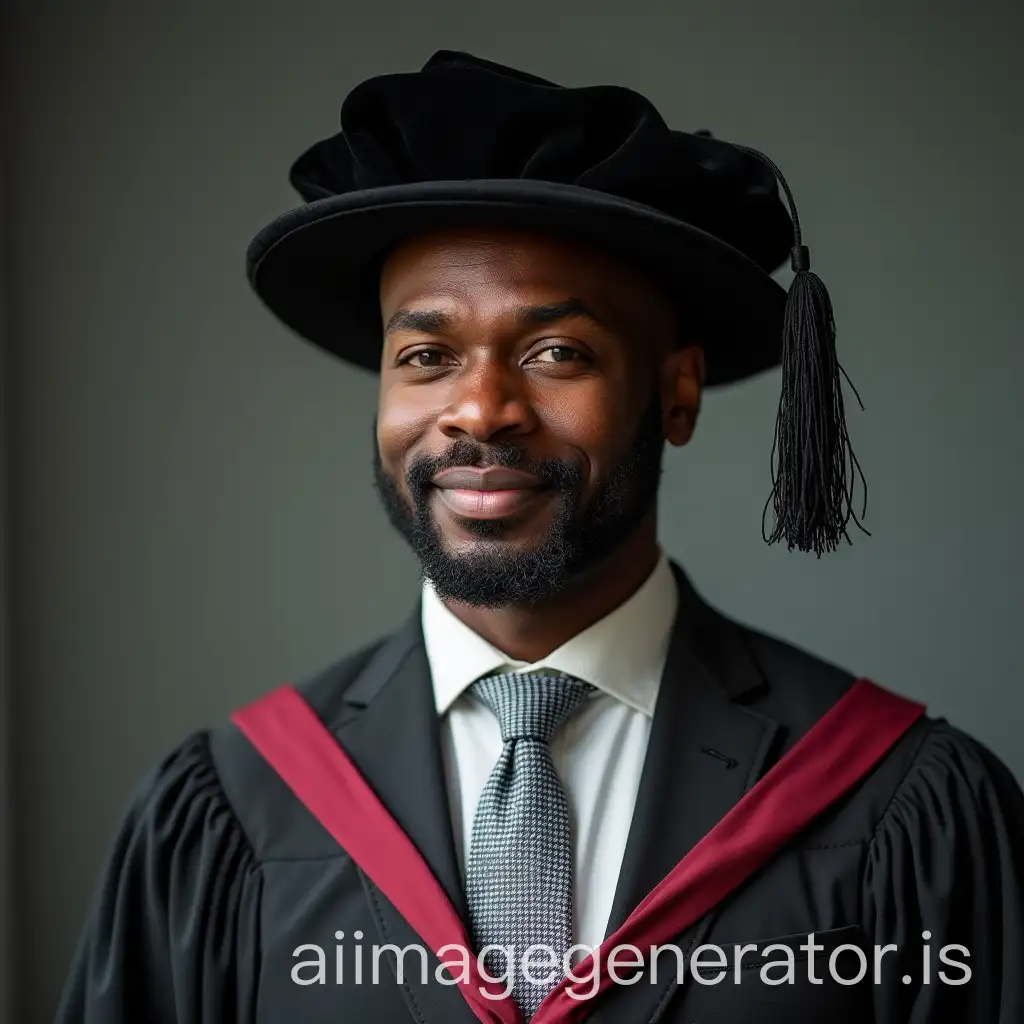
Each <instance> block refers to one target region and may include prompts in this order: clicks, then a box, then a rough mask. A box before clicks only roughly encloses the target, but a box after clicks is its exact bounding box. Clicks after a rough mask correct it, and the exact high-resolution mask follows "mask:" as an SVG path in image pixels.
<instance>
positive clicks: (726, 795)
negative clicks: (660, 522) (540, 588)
mask: <svg viewBox="0 0 1024 1024" xmlns="http://www.w3.org/2000/svg"><path fill="white" fill-rule="evenodd" d="M672 568H673V572H674V573H675V576H676V580H677V583H678V584H679V591H680V607H679V614H678V615H677V618H676V622H675V625H674V628H673V633H672V637H671V640H670V643H669V651H668V656H667V658H666V663H665V670H664V673H663V676H662V680H661V687H660V690H659V693H658V701H657V705H656V707H655V711H654V720H653V722H652V724H651V735H650V740H649V742H648V749H647V755H646V758H645V761H644V767H643V771H642V774H641V779H640V787H639V791H638V793H637V801H636V807H635V810H634V813H633V820H632V824H631V826H630V831H629V837H628V840H627V843H626V849H625V854H624V856H623V863H622V868H621V871H620V874H619V881H618V885H617V888H616V892H615V897H614V900H613V904H612V911H611V916H610V920H609V923H608V929H607V931H606V934H611V933H612V932H613V931H614V930H615V929H616V928H618V927H619V925H621V924H622V922H623V921H624V920H625V919H626V918H627V917H628V916H629V914H630V912H631V911H632V910H633V908H634V907H636V905H637V904H638V903H639V902H640V901H641V900H642V899H643V898H644V897H645V896H646V895H647V893H648V892H650V890H651V889H653V888H654V886H655V885H657V883H658V882H659V881H661V879H662V878H664V877H665V875H667V874H668V872H669V871H670V870H671V869H672V867H673V866H674V865H675V864H676V863H677V862H678V861H680V860H681V859H682V858H683V857H684V856H685V855H686V854H687V853H688V852H689V851H690V850H691V849H692V848H693V846H694V845H696V843H697V842H698V840H700V839H701V838H702V837H703V836H704V835H705V834H706V833H707V832H709V831H710V830H711V829H712V828H713V827H714V825H715V824H717V822H718V821H719V820H720V819H721V818H722V817H724V815H725V814H726V813H727V812H728V811H729V810H730V809H731V808H732V806H733V805H734V804H735V803H736V802H737V801H738V800H739V798H740V797H741V796H742V795H743V794H744V793H745V792H746V791H747V789H749V788H750V787H751V786H752V785H753V784H754V783H755V782H756V781H757V779H758V778H759V777H760V776H761V774H762V773H763V771H764V769H765V767H766V762H767V760H768V758H769V754H770V752H771V750H772V747H773V743H774V741H775V739H776V736H777V734H778V725H777V723H775V722H774V721H772V720H770V719H767V718H764V717H762V716H760V715H756V714H754V713H753V712H751V711H749V710H747V709H746V708H745V707H744V706H743V705H742V703H741V702H740V701H741V698H745V697H748V696H752V695H753V694H755V693H756V692H757V691H759V690H761V689H762V688H763V687H764V685H765V684H764V680H763V678H762V676H761V674H760V671H759V669H758V667H757V665H756V664H755V663H754V661H753V659H752V658H751V656H750V654H749V652H748V650H747V648H746V645H745V643H744V641H743V637H742V635H741V633H740V631H739V630H738V629H737V628H736V627H735V626H734V625H732V623H730V622H729V621H728V620H727V619H725V618H723V617H722V616H720V615H719V614H718V613H716V612H715V611H713V610H712V609H711V608H710V607H708V606H707V605H706V604H704V602H703V601H702V600H701V599H700V598H699V597H698V595H697V594H696V593H695V591H694V590H693V589H692V587H691V585H690V583H689V581H688V580H687V579H686V577H685V575H684V574H683V572H682V570H681V569H680V568H679V567H678V566H677V565H675V564H673V566H672ZM710 921H711V916H710V915H708V916H707V917H705V918H704V919H703V920H702V921H701V922H698V923H697V924H696V925H695V926H694V927H693V928H691V929H690V930H689V932H688V934H687V935H686V936H683V937H681V939H680V940H679V941H680V942H681V943H682V944H683V948H684V949H685V948H686V947H687V946H692V945H697V944H699V942H700V941H701V937H702V935H703V934H704V933H705V932H706V930H707V928H708V927H709V925H710ZM615 988H616V987H614V986H613V991H612V992H610V993H609V996H608V998H607V1000H606V1001H603V1002H602V1004H600V1005H599V1006H598V1008H597V1010H596V1012H595V1014H594V1016H593V1020H594V1021H595V1024H596V1022H598V1021H608V1022H611V1021H615V1022H622V1024H630V1022H632V1021H640V1020H643V1021H647V1020H649V1019H651V1013H652V1012H653V1007H654V1006H655V1005H656V1004H657V1002H658V1000H659V999H660V998H662V997H663V995H664V989H665V986H664V985H659V986H651V985H644V984H641V985H637V986H634V987H632V988H622V987H621V986H619V987H618V990H617V991H615ZM648 989H649V990H652V991H651V992H650V993H648V994H647V995H646V996H641V995H640V990H644V991H646V990H648ZM629 993H632V994H629Z"/></svg>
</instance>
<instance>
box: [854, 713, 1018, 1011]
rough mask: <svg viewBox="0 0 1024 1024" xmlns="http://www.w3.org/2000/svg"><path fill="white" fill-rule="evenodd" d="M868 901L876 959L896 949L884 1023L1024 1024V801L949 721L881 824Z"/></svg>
mask: <svg viewBox="0 0 1024 1024" xmlns="http://www.w3.org/2000/svg"><path fill="white" fill-rule="evenodd" d="M863 898H864V907H865V919H866V921H867V924H868V931H869V935H870V934H873V939H872V938H869V941H873V942H874V943H875V951H874V958H878V957H879V954H878V951H879V950H880V949H881V948H882V947H884V946H886V945H889V944H892V945H895V946H896V950H895V951H891V952H889V953H886V954H884V955H882V956H881V957H880V958H879V959H878V961H877V962H878V964H879V972H878V974H877V976H876V977H875V981H876V984H875V985H874V986H873V991H874V998H875V1012H876V1018H877V1024H945V1022H949V1024H953V1022H956V1024H1022V1022H1024V794H1022V793H1021V789H1020V786H1019V785H1018V784H1017V782H1016V781H1015V780H1014V778H1013V776H1012V775H1011V774H1010V772H1009V770H1008V769H1007V768H1006V767H1005V766H1004V765H1003V764H1002V763H1001V762H1000V761H999V760H998V759H997V758H996V757H995V756H994V755H993V754H992V753H991V752H989V751H988V750H986V749H985V748H984V747H983V746H981V745H980V744H978V743H976V742H975V741H974V740H972V739H970V738H969V737H967V736H965V735H964V734H962V733H960V732H958V731H957V730H955V729H953V728H952V727H951V726H949V725H947V724H946V723H945V722H938V723H936V724H935V726H934V727H933V728H932V730H931V733H930V734H929V735H928V736H927V737H926V739H925V740H924V742H923V744H922V746H921V748H920V750H919V751H918V754H917V757H916V759H915V762H914V764H913V766H912V767H911V769H910V771H909V772H908V773H907V775H906V777H905V778H904V779H903V781H902V783H901V785H900V787H899V788H898V789H897V791H896V793H895V794H894V796H893V799H892V801H891V803H890V805H889V807H888V809H887V811H886V813H885V815H884V817H883V819H882V820H881V822H880V823H879V826H878V828H877V830H876V832H875V835H874V839H873V842H872V844H871V847H870V850H869V853H868V858H867V863H866V866H865V874H864V890H863ZM925 934H927V936H928V937H927V938H925V937H924V936H925ZM874 958H873V959H874ZM874 968H875V964H874V963H873V964H872V970H873V971H874ZM968 971H969V975H968V973H967V972H968ZM940 972H942V973H941V974H940ZM965 979H966V983H963V982H965Z"/></svg>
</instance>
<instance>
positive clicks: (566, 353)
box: [533, 345, 585, 363]
mask: <svg viewBox="0 0 1024 1024" xmlns="http://www.w3.org/2000/svg"><path fill="white" fill-rule="evenodd" d="M541 356H550V358H549V359H542V358H541ZM584 358H585V356H584V355H583V353H582V352H579V351H578V350H577V349H574V348H572V347H571V346H570V345H550V346H548V348H545V349H541V350H540V352H538V353H537V354H536V355H535V356H533V359H535V360H538V361H539V362H542V363H571V362H573V361H574V360H579V359H584Z"/></svg>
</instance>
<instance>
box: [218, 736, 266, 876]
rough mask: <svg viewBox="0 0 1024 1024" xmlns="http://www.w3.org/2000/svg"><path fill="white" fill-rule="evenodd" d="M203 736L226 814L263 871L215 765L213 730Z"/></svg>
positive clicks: (254, 860)
mask: <svg viewBox="0 0 1024 1024" xmlns="http://www.w3.org/2000/svg"><path fill="white" fill-rule="evenodd" d="M222 728H227V729H235V728H236V726H235V725H234V723H233V722H226V723H225V724H224V725H223V726H222ZM203 736H204V739H205V741H206V750H207V754H208V755H209V758H210V767H211V768H212V769H213V774H214V775H215V776H216V778H217V789H218V790H219V792H220V795H221V798H222V799H223V800H224V806H225V807H226V808H227V810H228V813H229V814H230V815H231V820H232V821H233V822H234V823H235V827H236V828H237V829H238V833H239V835H240V836H241V837H242V839H243V840H244V842H245V845H246V847H247V848H248V850H249V854H250V856H251V857H252V861H253V863H254V864H255V865H257V867H259V869H260V870H261V871H262V870H263V864H264V862H263V860H262V859H261V858H260V856H259V854H258V853H257V852H256V844H255V843H254V842H253V841H252V836H250V835H249V832H248V830H247V829H246V827H245V823H244V822H243V821H242V818H241V815H239V813H238V811H237V810H236V809H235V805H234V803H233V802H232V800H231V797H230V796H229V795H228V790H227V787H226V786H225V785H224V779H223V777H222V775H221V773H220V768H219V767H218V765H217V757H216V755H215V754H214V752H213V730H212V729H205V730H203Z"/></svg>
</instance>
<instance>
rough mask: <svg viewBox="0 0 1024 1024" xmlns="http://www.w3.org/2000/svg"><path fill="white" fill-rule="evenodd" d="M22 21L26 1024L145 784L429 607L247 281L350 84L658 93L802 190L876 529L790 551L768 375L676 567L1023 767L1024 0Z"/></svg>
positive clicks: (115, 13) (692, 471) (678, 459)
mask: <svg viewBox="0 0 1024 1024" xmlns="http://www.w3.org/2000/svg"><path fill="white" fill-rule="evenodd" d="M8 17H9V19H10V20H9V23H8V25H7V26H6V28H7V31H6V32H5V33H4V37H5V52H4V53H3V55H2V57H3V61H4V64H5V67H6V69H7V86H8V88H7V90H6V127H5V137H6V141H7V143H8V146H9V158H10V159H9V168H8V177H7V179H6V182H5V186H6V190H7V196H6V199H7V203H8V207H9V210H10V223H9V225H8V228H7V230H8V237H7V239H6V241H7V247H8V251H9V260H8V265H7V269H6V273H7V292H8V296H9V299H8V308H7V311H6V312H7V315H8V323H9V341H10V348H11V351H10V358H9V368H8V373H9V382H8V383H9V389H10V395H11V400H12V408H11V416H10V431H11V450H12V452H13V465H12V483H11V510H10V511H11V517H12V529H13V538H12V550H11V562H12V585H13V599H12V602H11V614H12V638H13V642H14V658H15V661H14V670H13V676H12V679H13V683H14V702H13V707H12V715H13V717H12V723H13V728H14V734H15V740H16V747H15V756H16V760H15V779H16V783H17V807H16V809H17V812H18V819H17V824H18V868H19V881H18V891H19V894H20V902H19V908H18V909H19V917H18V919H17V922H16V933H15V934H16V938H17V941H16V943H15V945H16V947H17V949H18V951H19V954H20V959H19V961H18V963H17V965H16V967H17V972H16V973H17V977H18V979H19V981H20V996H21V999H22V1001H23V1005H22V1007H21V1011H20V1012H19V1014H18V1016H17V1020H18V1022H19V1024H21V1022H35V1021H44V1020H47V1019H49V1017H50V1015H51V1014H52V1007H53V1005H54V1002H55V999H56V993H57V991H58V989H59V987H60V984H61V982H62V979H63V975H64V971H65V969H66V965H67V960H68V957H69V955H70V952H71V948H72V946H73V943H74V941H75V936H76V933H77V931H78V927H79V924H80V921H81V918H82V915H83V913H84V910H85V904H86V900H87V896H88V893H89V891H90V889H91V886H92V882H93V879H94V876H95V872H96V871H97V868H98V866H99V863H100V859H101V856H102V853H103V850H104V848H105V847H106V844H107V842H108V839H109V836H110V834H111V830H112V828H113V827H114V824H115V821H116V819H117V817H118V815H119V813H120V810H121V808H122V807H123V805H124V802H125V800H126V798H127V796H128V793H129V791H130V789H131V787H132V785H133V783H134V782H135V780H136V779H137V777H138V776H139V774H140V773H141V772H142V771H143V770H144V769H145V767H146V766H147V765H149V764H150V763H152V762H153V761H154V760H155V759H156V758H157V757H159V756H160V754H161V753H162V752H164V751H165V750H166V749H167V748H168V747H169V746H170V745H172V744H173V743H175V742H176V741H177V740H178V739H180V738H181V737H182V736H183V735H184V733H185V732H187V731H188V730H190V729H192V728H194V727H197V726H200V725H202V724H203V723H206V722H209V721H213V720H216V719H218V718H220V717H221V716H223V715H224V714H225V712H227V711H228V710H229V709H230V708H231V707H233V706H235V705H237V704H238V703H240V702H242V701H244V700H246V699H248V698H250V697H252V696H253V695H255V694H256V693H258V692H261V691H263V690H265V689H267V688H269V687H270V686H272V685H274V684H276V683H278V682H280V681H282V680H285V679H287V678H292V677H294V676H296V675H299V674H302V673H305V672H306V671H308V670H311V669H313V668H316V667H318V666H319V665H321V664H323V663H325V662H327V661H328V660H330V659H333V658H334V657H336V656H337V655H338V654H340V653H341V652H343V651H345V650H346V649H349V648H351V647H353V646H355V645H356V644H359V643H361V642H363V641H365V640H366V639H368V638H369V637H370V636H372V635H376V634H377V633H379V632H381V631H383V630H385V629H387V628H388V627H390V626H391V625H392V624H393V623H394V622H395V621H396V618H397V617H398V616H399V615H401V614H403V613H404V609H405V608H406V607H407V606H408V604H409V602H410V600H411V599H412V596H413V588H414V586H415V583H416V570H415V566H414V564H413V563H412V560H411V558H410V556H409V555H408V554H407V553H406V552H405V550H404V549H403V548H402V547H401V544H400V542H399V541H398V539H397V538H395V537H392V535H391V534H390V532H389V531H388V529H387V527H386V526H385V524H384V523H383V522H382V518H381V516H380V515H379V514H378V509H377V506H376V501H375V498H374V496H373V493H372V490H371V485H370V474H369V443H370V436H371V435H370V420H371V416H372V413H373V409H374V403H375V392H374V383H373V381H372V379H370V378H368V377H364V376H362V375H360V374H358V373H357V372H355V371H350V370H348V369H345V368H343V367H341V366H340V365H335V364H333V363H332V362H330V361H329V360H327V359H326V358H325V357H323V356H321V355H320V354H318V353H316V352H315V351H313V350H311V349H310V348H307V347H306V346H304V345H303V344H301V343H300V342H298V341H296V340H294V339H293V338H291V337H290V336H289V335H288V334H287V333H286V331H285V330H284V329H283V328H281V327H279V326H277V325H276V324H275V323H274V322H273V321H272V320H271V319H270V318H269V316H268V315H266V314H264V312H263V311H262V310H261V309H260V308H259V306H258V305H257V303H256V301H255V300H254V299H253V298H252V297H251V296H250V294H249V293H248V291H247V286H246V285H245V283H244V280H243V274H242V254H243V250H244V247H245V245H246V243H247V241H248V239H249V237H250V236H251V235H252V234H253V233H254V231H255V230H256V229H257V228H259V227H260V226H261V225H262V224H263V223H264V221H265V220H267V219H269V218H270V217H271V216H272V215H274V214H275V213H276V212H278V211H279V210H281V209H284V208H285V207H286V206H288V205H291V204H292V203H293V201H294V200H293V196H292V195H291V193H290V191H289V189H288V186H287V183H286V177H285V173H286V168H287V165H288V163H289V161H290V160H291V159H292V158H293V157H294V156H295V155H296V154H297V153H298V152H299V150H300V149H301V148H303V147H304V146H305V145H306V144H308V143H309V142H311V141H312V140H313V139H315V138H319V137H321V136H323V135H324V134H327V133H329V132H331V131H333V130H334V126H335V124H336V112H337V108H338V105H339V103H340V100H341V97H342V95H343V94H344V92H345V91H347V89H348V88H350V87H351V86H352V85H354V84H355V83H356V82H357V81H358V80H360V79H362V78H363V77H366V76H369V75H371V74H374V73H378V72H382V71H387V70H404V69H409V68H413V67H416V66H418V65H419V64H420V63H421V62H422V61H423V60H425V59H426V58H427V57H428V56H429V55H430V53H432V52H433V50H434V49H437V48H440V47H455V48H465V49H469V50H471V51H474V52H477V53H479V54H481V55H483V56H488V57H490V58H492V59H495V60H499V61H505V62H510V63H513V64H518V65H520V66H523V67H525V68H527V69H529V70H532V71H534V72H536V73H539V74H541V75H546V76H550V77H554V78H556V79H559V80H562V81H564V82H566V83H570V84H576V83H579V84H582V83H592V82H596V81H604V82H611V81H614V82H618V83H622V84H629V85H632V86H634V87H636V88H639V89H640V90H642V91H645V92H647V93H648V94H649V95H650V96H651V97H652V98H653V99H654V100H655V101H656V102H657V103H658V105H659V106H660V108H661V109H662V111H663V113H664V114H665V116H666V118H667V119H668V120H669V121H670V123H673V124H675V125H677V126H679V127H689V128H700V127H707V128H711V129H713V130H714V131H715V133H716V134H717V135H720V136H723V137H726V138H734V139H737V140H741V141H744V142H746V143H748V144H752V145H755V146H758V147H760V148H763V149H766V150H768V151H769V152H770V153H771V154H772V155H773V156H774V157H775V159H776V160H777V161H778V162H779V163H780V164H781V166H782V167H783V169H784V171H785V172H786V173H787V176H788V177H789V179H790V182H791V184H792V186H793V187H794V189H795V191H796V195H797V199H798V203H799V210H800V214H801V217H802V219H803V220H804V222H805V225H806V228H807V233H808V239H809V242H810V245H811V247H812V251H813V253H814V258H815V266H816V268H818V269H819V270H820V271H821V273H822V275H823V276H824V277H825V279H826V281H827V282H828V283H829V286H830V288H831V291H832V295H833V299H834V302H835V305H836V309H837V316H838V318H839V324H840V332H841V346H842V356H843V359H844V362H845V365H846V367H847V369H848V371H849V372H850V374H851V375H852V377H853V379H854V381H855V382H856V383H857V384H858V386H859V388H860V390H861V393H862V395H863V397H864V400H865V402H866V404H867V407H868V409H867V412H866V413H865V414H860V413H857V412H851V428H852V431H853V435H854V438H855V444H856V448H857V452H858V454H859V456H860V457H861V459H862V461H863V463H864V465H865V467H866V468H867V473H868V480H869V485H870V495H871V505H870V517H869V527H870V528H871V529H872V530H873V531H874V537H873V538H871V539H864V540H862V541H860V542H858V543H857V544H856V546H855V547H853V548H852V549H848V550H843V551H841V552H840V553H839V554H837V555H834V556H832V557H831V558H829V559H827V560H823V561H821V562H818V561H815V560H814V559H813V558H808V557H805V556H797V555H788V554H787V553H786V552H785V551H783V550H778V549H766V548H765V547H764V546H763V544H762V541H761V537H760V514H761V509H762V506H763V503H764V500H765V498H766V496H767V490H768V487H769V478H768V465H769V463H768V458H769V451H770V439H771V430H772V426H773V422H774V414H775V408H776V402H777V384H778V381H777V377H776V376H775V375H770V376H768V377H765V378H763V379H760V380H757V381H755V382H752V383H750V384H748V385H745V386H742V387H740V388H737V389H735V390H733V391H730V392H728V393H724V394H721V395H716V396H713V397H710V398H709V400H708V401H707V404H706V407H705V413H704V418H703V422H702V424H701V428H700V431H699V435H698V438H697V440H696V441H695V443H694V444H693V445H692V447H690V448H688V449H686V450H684V451H683V452H681V453H674V454H672V456H671V458H670V461H669V465H668V474H667V480H666V485H665V490H664V495H663V499H662V507H663V523H664V525H663V536H664V541H665V545H666V547H667V548H668V549H669V551H670V552H671V553H672V554H673V555H675V556H676V557H678V558H679V559H680V560H681V561H682V562H683V563H684V564H685V565H686V566H687V567H688V569H689V570H690V572H691V574H692V575H693V577H694V579H695V580H696V582H697V584H698V586H699V587H700V588H701V589H703V591H704V592H705V593H706V595H707V596H708V597H709V598H711V599H712V600H714V601H716V602H718V603H719V604H720V605H722V606H724V607H725V608H726V609H728V610H729V611H731V612H732V613H734V614H735V615H737V616H738V617H740V618H742V619H745V620H747V621H749V622H752V623H755V624H757V625H759V626H761V627H763V628H765V629H768V630H770V631H774V632H776V633H778V634H780V635H783V636H785V637H788V638H790V639H792V640H794V641H796V642H798V643H800V644H802V645H804V646H806V647H808V648H811V649H812V650H815V651H817V652H819V653H821V654H823V655H825V656H827V657H830V658H832V659H834V660H836V661H839V662H842V663H844V664H846V665H847V666H849V667H851V668H853V669H856V670H858V671H860V672H862V673H864V674H868V675H870V676H872V677H874V678H875V679H877V680H878V681H880V682H882V683H885V684H887V685H889V686H891V687H893V688H895V689H898V690H901V691H903V692H905V693H908V694H911V695H914V696H916V697H919V698H923V699H926V700H927V701H928V702H929V703H930V705H931V707H932V709H933V710H934V712H935V713H938V714H942V715H946V716H948V717H950V718H952V719H954V720H955V721H956V722H957V723H958V724H960V725H961V726H963V727H964V728H965V729H967V730H969V731H971V732H973V733H975V734H976V735H977V736H978V737H979V738H981V739H982V740H984V741H985V742H986V743H988V744H989V745H990V746H991V747H993V748H994V749H995V750H996V751H997V752H998V753H999V754H1000V755H1001V756H1002V757H1003V758H1004V759H1005V760H1007V761H1008V762H1009V763H1010V765H1011V766H1012V767H1013V768H1014V770H1015V771H1016V772H1017V773H1018V775H1021V776H1024V744H1021V742H1020V732H1021V727H1022V719H1024V695H1022V691H1021V679H1020V669H1019V664H1020V662H1019V629H1020V626H1019V617H1020V612H1021V609H1022V600H1021V598H1022V588H1024V584H1022V578H1024V572H1022V570H1024V559H1022V557H1021V553H1020V528H1021V512H1020V510H1021V503H1022V500H1024V488H1022V480H1021V466H1022V462H1024V460H1022V448H1024V442H1022V437H1024V429H1022V427H1024V423H1022V414H1021V412H1020V382H1021V380H1022V379H1024V347H1022V345H1021V328H1020V305H1019V302H1020V281H1021V277H1022V271H1024V265H1022V259H1021V256H1020V250H1019V239H1020V238H1021V237H1022V234H1024V205H1022V201H1021V198H1020V197H1021V189H1020V184H1019V174H1020V168H1021V166H1022V165H1024V142H1022V138H1024V133H1022V132H1021V131H1020V128H1021V124H1020V99H1021V96H1022V95H1024V89H1022V86H1024V82H1022V76H1021V72H1020V70H1019V68H1018V67H1017V66H1016V57H1017V48H1018V46H1019V44H1020V41H1021V39H1022V32H1021V30H1022V28H1024V15H1022V10H1021V8H1020V5H1019V4H1014V3H1012V0H1005V2H1002V3H997V2H991V0H981V2H979V0H971V2H968V0H961V2H956V3H954V2H941V0H931V2H927V3H925V2H900V0H888V2H885V3H883V2H881V0H879V2H870V3H869V2H861V3H857V2H847V3H842V4H840V3H835V4H825V3H821V2H813V3H812V2H804V0H775V2H774V3H772V4H764V3H759V2H754V0H750V2H746V3H744V2H741V0H715V2H714V3H712V2H710V0H708V2H705V3H698V2H695V0H675V2H673V3H667V2H663V3H651V2H641V0H631V2H630V3H628V4H618V3H612V2H599V0H587V2H579V3H577V2H573V3H565V2H559V3H556V4H551V3H548V2H544V3H541V2H534V0H521V2H519V3H517V4H515V5H498V4H496V3H490V4H488V3H484V4H481V3H468V2H465V3H456V2H451V0H447V2H438V3H431V4H425V3H415V2H412V0H401V2H398V0H392V2H389V3H382V4H365V3H360V4H354V3H351V2H349V3H338V2H336V0H335V2H331V3H328V2H326V0H322V2H315V0H290V2H288V3H281V4H272V3H248V4H245V5H240V4H239V5H230V4H226V3H223V4H208V3H199V2H189V3H177V4H155V3H137V2H136V3H129V2H128V0H118V2H111V0H94V2H92V3H89V4H75V3H71V2H36V3H33V4H27V3H15V4H9V5H8ZM368 581H373V585H372V586H369V587H368V586H367V582H368ZM5 828H6V826H5Z"/></svg>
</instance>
